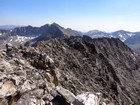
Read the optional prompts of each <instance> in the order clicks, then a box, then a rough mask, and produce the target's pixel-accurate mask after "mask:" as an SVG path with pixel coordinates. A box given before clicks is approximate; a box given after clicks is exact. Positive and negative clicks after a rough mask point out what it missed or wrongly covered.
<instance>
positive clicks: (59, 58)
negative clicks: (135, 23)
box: [0, 36, 140, 105]
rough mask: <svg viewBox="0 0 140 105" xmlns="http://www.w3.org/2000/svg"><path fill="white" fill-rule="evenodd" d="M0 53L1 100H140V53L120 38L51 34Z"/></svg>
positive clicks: (14, 103) (113, 104) (16, 103)
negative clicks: (60, 36) (53, 35)
mask: <svg viewBox="0 0 140 105" xmlns="http://www.w3.org/2000/svg"><path fill="white" fill-rule="evenodd" d="M33 46H34V47H31V46H29V47H23V46H20V47H14V46H12V45H8V44H7V45H6V48H7V50H6V51H2V52H0V104H1V105H140V104H139V103H140V97H139V96H140V57H139V55H138V54H136V53H135V52H133V51H132V50H131V49H130V48H129V47H127V46H126V45H125V44H124V43H123V42H121V41H120V40H119V39H114V38H112V39H109V38H100V39H91V38H89V37H87V36H83V37H70V38H64V39H52V40H49V41H47V42H39V43H37V44H34V45H33Z"/></svg>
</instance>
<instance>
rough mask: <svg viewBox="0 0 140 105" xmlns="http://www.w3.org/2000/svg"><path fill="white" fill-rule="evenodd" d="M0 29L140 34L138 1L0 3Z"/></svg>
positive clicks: (4, 0)
mask: <svg viewBox="0 0 140 105" xmlns="http://www.w3.org/2000/svg"><path fill="white" fill-rule="evenodd" d="M0 2H1V3H0V13H1V17H0V25H24V26H27V25H32V26H41V25H44V24H51V23H53V22H55V23H58V24H59V25H61V26H63V27H65V28H72V29H74V30H78V31H82V32H85V31H89V30H94V29H98V30H101V31H105V32H113V31H116V30H121V29H123V30H126V31H132V32H135V31H140V21H139V18H140V14H139V11H140V6H139V4H140V1H139V0H133V1H132V0H116V1H114V0H22V1H21V0H20V1H19V0H0Z"/></svg>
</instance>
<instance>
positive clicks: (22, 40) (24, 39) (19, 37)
mask: <svg viewBox="0 0 140 105" xmlns="http://www.w3.org/2000/svg"><path fill="white" fill-rule="evenodd" d="M34 38H35V37H27V36H18V35H17V39H16V40H15V41H16V42H25V41H27V40H31V39H34Z"/></svg>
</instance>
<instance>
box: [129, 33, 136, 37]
mask: <svg viewBox="0 0 140 105" xmlns="http://www.w3.org/2000/svg"><path fill="white" fill-rule="evenodd" d="M127 35H128V36H130V37H131V36H134V35H135V34H133V33H127Z"/></svg>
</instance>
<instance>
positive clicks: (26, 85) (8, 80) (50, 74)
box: [0, 44, 113, 105]
mask: <svg viewBox="0 0 140 105" xmlns="http://www.w3.org/2000/svg"><path fill="white" fill-rule="evenodd" d="M6 47H7V51H3V52H0V105H113V104H107V103H106V102H107V101H108V100H107V99H103V98H102V94H101V93H91V92H84V93H83V94H79V95H77V96H76V95H74V94H73V93H72V92H70V91H69V90H67V89H65V88H63V87H62V86H61V85H60V84H59V80H60V76H61V74H60V73H59V68H57V67H56V66H55V62H54V60H53V59H52V58H50V57H49V56H48V55H47V54H44V53H41V52H39V50H38V49H35V48H33V47H29V48H25V47H22V46H20V47H19V48H16V47H14V46H11V45H8V44H7V45H6Z"/></svg>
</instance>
